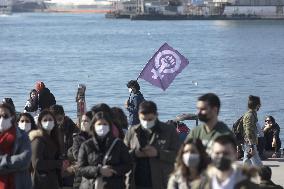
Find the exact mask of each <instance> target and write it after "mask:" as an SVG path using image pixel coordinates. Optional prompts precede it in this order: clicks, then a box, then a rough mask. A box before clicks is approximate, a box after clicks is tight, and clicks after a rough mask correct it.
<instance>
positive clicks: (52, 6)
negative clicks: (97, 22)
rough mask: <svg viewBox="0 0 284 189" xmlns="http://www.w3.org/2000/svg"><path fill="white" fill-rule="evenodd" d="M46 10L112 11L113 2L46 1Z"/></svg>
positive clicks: (75, 11) (67, 11) (71, 11)
mask: <svg viewBox="0 0 284 189" xmlns="http://www.w3.org/2000/svg"><path fill="white" fill-rule="evenodd" d="M44 3H45V6H46V9H45V11H46V12H63V13H64V12H66V13H108V12H110V11H111V8H112V5H111V3H107V4H99V3H94V4H59V3H52V2H48V1H46V2H44Z"/></svg>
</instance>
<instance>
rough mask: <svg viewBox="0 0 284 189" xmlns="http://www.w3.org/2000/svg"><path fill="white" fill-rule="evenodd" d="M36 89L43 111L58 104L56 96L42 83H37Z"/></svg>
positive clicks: (39, 105)
mask: <svg viewBox="0 0 284 189" xmlns="http://www.w3.org/2000/svg"><path fill="white" fill-rule="evenodd" d="M35 89H36V90H37V92H38V107H39V109H40V110H41V111H42V110H44V109H48V108H49V107H50V106H52V105H54V104H56V100H55V97H54V95H53V94H52V93H51V92H50V90H49V89H48V88H47V87H46V86H45V84H44V83H43V82H42V81H37V82H36V84H35Z"/></svg>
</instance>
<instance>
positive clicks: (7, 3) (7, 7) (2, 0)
mask: <svg viewBox="0 0 284 189" xmlns="http://www.w3.org/2000/svg"><path fill="white" fill-rule="evenodd" d="M10 14H12V1H11V0H0V15H10Z"/></svg>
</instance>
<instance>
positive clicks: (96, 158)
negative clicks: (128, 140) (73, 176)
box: [78, 135, 132, 189]
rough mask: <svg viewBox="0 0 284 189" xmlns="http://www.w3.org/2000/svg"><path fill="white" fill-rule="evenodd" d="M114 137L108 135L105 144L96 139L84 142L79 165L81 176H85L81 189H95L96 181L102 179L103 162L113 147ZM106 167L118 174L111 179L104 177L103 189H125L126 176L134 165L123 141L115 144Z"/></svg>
mask: <svg viewBox="0 0 284 189" xmlns="http://www.w3.org/2000/svg"><path fill="white" fill-rule="evenodd" d="M113 140H114V137H112V136H110V135H107V136H106V138H105V141H104V142H99V141H98V140H97V139H96V138H95V137H92V138H91V139H89V140H87V141H86V142H84V143H83V144H82V145H81V147H80V150H79V156H78V164H79V171H78V172H79V174H80V175H82V176H83V179H82V182H81V185H80V189H90V188H94V182H95V179H96V178H98V177H102V176H101V175H100V171H99V170H100V167H101V166H102V161H103V158H104V156H105V153H106V152H107V150H108V148H109V147H110V146H111V144H112V142H113ZM106 165H108V166H111V168H112V169H113V170H115V171H116V172H117V174H115V175H113V176H111V177H102V179H103V187H102V189H113V188H115V189H123V188H125V181H124V179H125V174H126V173H127V172H128V171H129V170H130V169H131V167H132V163H131V158H130V155H129V153H128V149H127V147H126V146H125V145H124V143H123V142H122V141H121V140H118V142H117V143H116V144H115V146H114V148H113V149H112V151H111V153H110V155H109V158H108V159H107V161H106Z"/></svg>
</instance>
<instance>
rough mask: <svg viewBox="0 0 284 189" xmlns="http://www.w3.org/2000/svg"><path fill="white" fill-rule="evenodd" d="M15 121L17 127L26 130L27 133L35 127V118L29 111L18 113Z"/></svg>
mask: <svg viewBox="0 0 284 189" xmlns="http://www.w3.org/2000/svg"><path fill="white" fill-rule="evenodd" d="M17 123H18V127H19V128H20V129H22V130H24V131H26V132H27V133H29V132H30V131H32V130H36V129H37V126H36V124H35V120H34V118H33V117H32V116H31V114H29V113H20V114H19V116H18V119H17Z"/></svg>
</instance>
